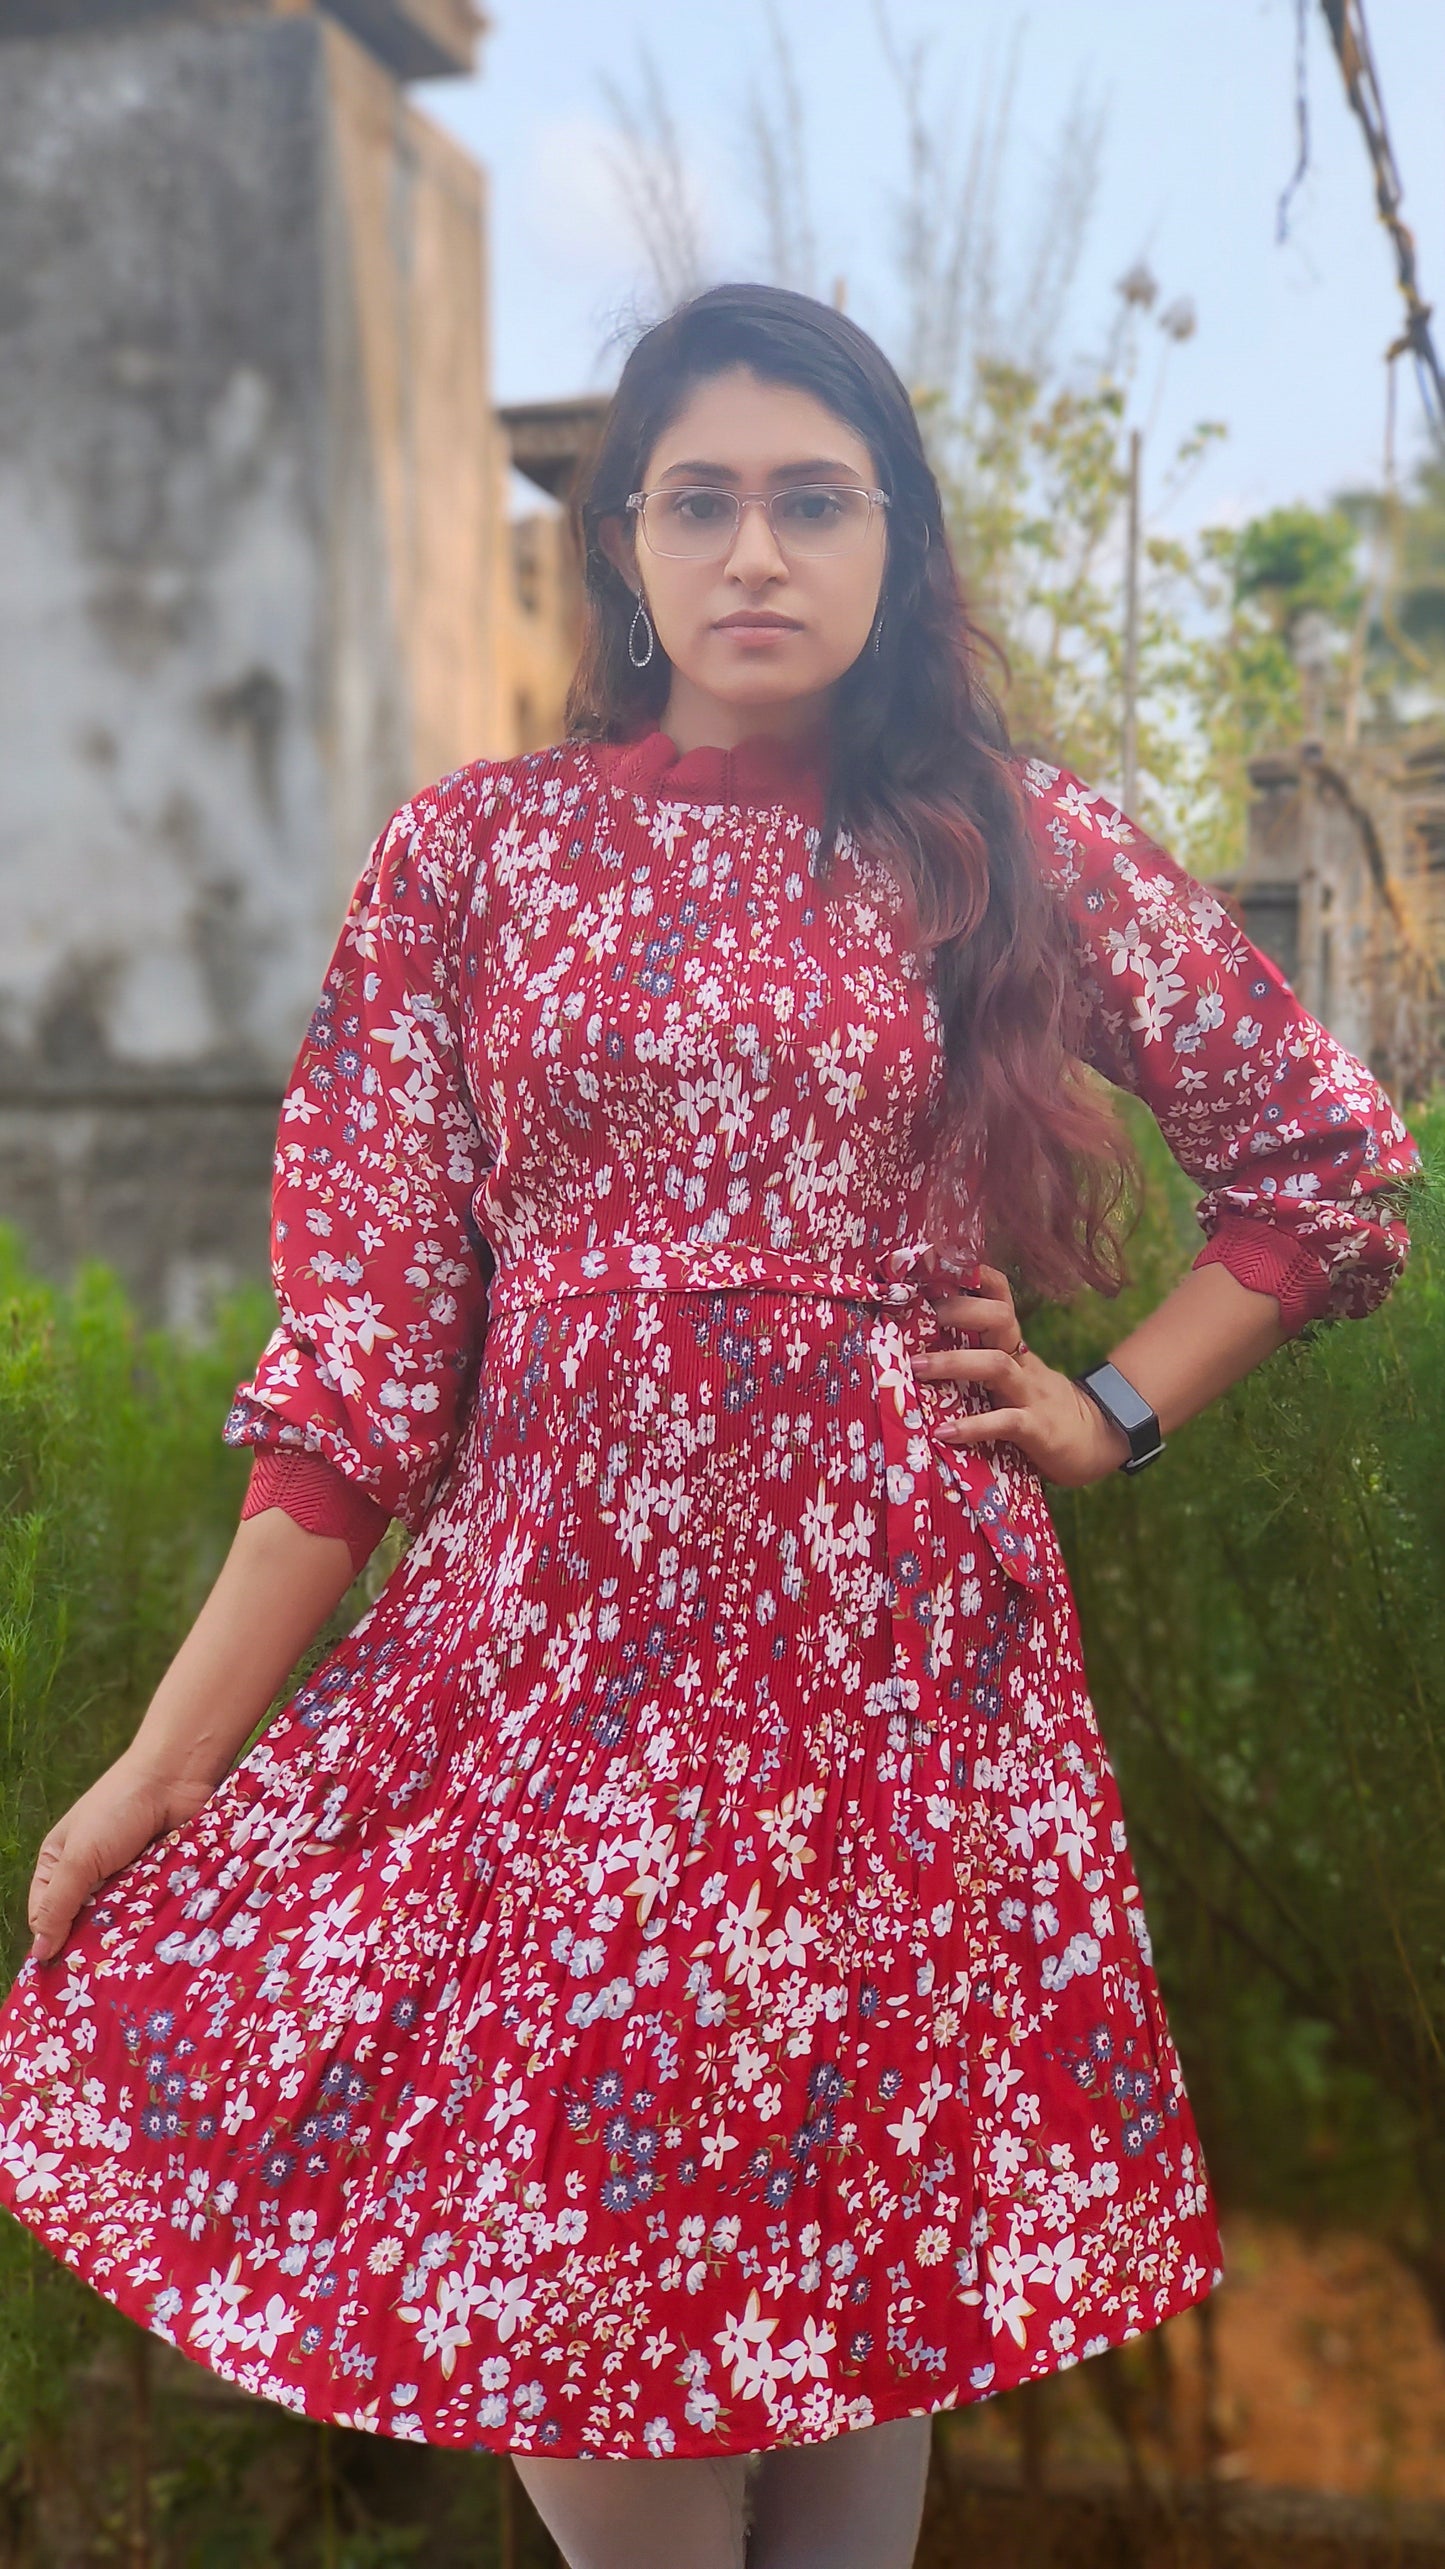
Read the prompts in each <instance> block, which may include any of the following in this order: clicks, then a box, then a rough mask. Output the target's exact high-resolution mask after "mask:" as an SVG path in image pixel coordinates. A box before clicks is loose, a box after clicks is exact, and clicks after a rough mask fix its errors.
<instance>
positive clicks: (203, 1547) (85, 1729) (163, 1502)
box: [0, 1233, 271, 2457]
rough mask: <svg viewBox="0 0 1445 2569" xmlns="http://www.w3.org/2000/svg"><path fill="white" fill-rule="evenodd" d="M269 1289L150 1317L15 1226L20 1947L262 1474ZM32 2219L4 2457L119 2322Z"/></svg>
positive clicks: (2, 1790)
mask: <svg viewBox="0 0 1445 2569" xmlns="http://www.w3.org/2000/svg"><path fill="white" fill-rule="evenodd" d="M270 1320H271V1311H270V1304H269V1301H268V1299H267V1297H266V1296H265V1295H263V1294H262V1293H260V1292H255V1293H252V1294H250V1295H248V1296H245V1297H243V1298H242V1299H240V1300H239V1301H237V1302H236V1303H235V1304H233V1305H232V1306H231V1307H230V1308H229V1309H228V1310H227V1311H225V1312H224V1313H223V1314H222V1315H221V1316H220V1320H219V1324H218V1328H217V1331H216V1334H215V1336H214V1337H213V1338H212V1339H211V1340H210V1341H209V1342H208V1343H207V1344H205V1345H203V1346H192V1345H187V1344H184V1343H181V1342H178V1341H177V1340H175V1339H173V1338H170V1337H165V1336H162V1335H161V1334H159V1333H151V1334H148V1333H146V1332H143V1331H142V1330H140V1329H139V1328H138V1327H137V1324H136V1322H135V1319H134V1317H133V1315H132V1313H131V1312H130V1310H129V1308H128V1306H127V1304H126V1302H125V1299H124V1297H123V1295H122V1294H121V1292H120V1290H119V1287H118V1286H117V1285H116V1283H115V1282H114V1280H113V1278H111V1277H110V1276H108V1275H107V1274H105V1273H104V1272H103V1271H102V1270H100V1269H98V1268H90V1269H87V1270H86V1271H85V1272H84V1273H83V1274H82V1275H81V1277H80V1278H79V1280H78V1282H77V1283H76V1285H75V1286H74V1288H73V1290H72V1291H70V1292H61V1291H59V1290H57V1289H56V1288H55V1287H53V1286H50V1285H47V1284H44V1283H42V1282H40V1281H39V1280H38V1279H37V1278H36V1277H34V1276H33V1275H31V1274H30V1273H28V1271H27V1270H26V1267H25V1265H24V1263H23V1260H22V1258H21V1256H20V1253H19V1250H18V1248H17V1245H16V1243H15V1241H14V1239H13V1238H12V1237H11V1236H10V1235H8V1234H4V1233H0V1948H3V1956H4V1959H5V1961H6V1963H7V1965H8V1971H7V1983H8V1978H9V1976H10V1974H13V1971H14V1970H15V1969H17V1968H18V1966H19V1963H20V1961H21V1959H22V1957H23V1954H24V1951H25V1948H26V1945H27V1944H28V1941H29V1938H28V1933H27V1930H26V1918H25V1908H26V1895H27V1892H28V1889H29V1883H30V1876H31V1873H32V1870H33V1868H34V1862H35V1852H36V1848H37V1846H38V1845H39V1842H40V1839H41V1837H42V1836H43V1835H44V1832H45V1830H46V1828H47V1827H48V1826H49V1825H50V1823H51V1822H52V1821H53V1820H55V1819H57V1818H58V1817H59V1816H60V1814H61V1812H62V1811H64V1810H65V1809H67V1808H68V1806H69V1804H70V1803H71V1802H72V1801H74V1800H75V1798H76V1796H77V1795H78V1794H79V1793H80V1792H82V1791H83V1790H84V1788H85V1786H86V1785H87V1784H89V1783H90V1782H91V1781H92V1779H93V1778H94V1777H95V1776H96V1775H97V1774H99V1773H100V1771H101V1769H102V1768H103V1767H104V1766H106V1765H107V1764H108V1763H109V1761H110V1760H111V1758H112V1757H114V1756H115V1755H116V1753H117V1752H118V1751H119V1749H120V1748H122V1747H123V1746H124V1744H125V1742H126V1741H127V1740H128V1739H129V1737H130V1735H131V1733H132V1732H133V1730H134V1728H135V1725H136V1722H137V1720H138V1719H139V1717H140V1714H141V1712H142V1711H143V1709H144V1707H145V1703H146V1700H147V1698H148V1696H149V1694H150V1691H151V1689H152V1688H153V1686H154V1685H155V1682H156V1680H157V1678H158V1677H159V1676H160V1674H161V1672H162V1670H163V1669H164V1667H165V1665H166V1663H167V1661H168V1660H169V1658H170V1657H171V1655H172V1653H173V1652H174V1650H175V1648H176V1645H177V1643H178V1642H179V1640H180V1638H181V1635H182V1633H183V1632H184V1631H185V1629H186V1626H187V1625H188V1623H189V1622H190V1620H191V1618H192V1616H193V1615H194V1613H195V1610H196V1608H197V1606H198V1605H199V1603H200V1600H201V1598H202V1596H203V1595H204V1593H205V1590H206V1588H207V1587H208V1585H209V1584H210V1581H211V1580H212V1578H213V1577H214V1575H215V1573H216V1570H217V1569H218V1568H219V1566H220V1562H221V1559H222V1556H223V1554H224V1552H225V1550H226V1546H227V1543H228V1540H229V1537H230V1533H231V1530H232V1529H233V1527H234V1524H235V1520H236V1514H237V1510H238V1508H239V1505H240V1494H241V1490H242V1488H243V1487H244V1482H245V1463H244V1459H243V1458H242V1457H241V1456H239V1455H237V1454H235V1453H232V1452H230V1451H228V1450H227V1449H226V1448H225V1447H224V1446H222V1445H221V1443H220V1426H221V1421H222V1419H223V1418H224V1416H225V1413H226V1408H227V1405H228V1402H229V1400H230V1396H231V1392H232V1389H233V1387H234V1385H235V1383H236V1381H237V1380H238V1378H239V1377H240V1376H241V1375H242V1374H243V1373H244V1372H245V1371H246V1370H247V1368H248V1366H249V1363H250V1360H251V1358H252V1357H253V1356H254V1353H255V1350H256V1347H257V1346H258V1344H259V1343H260V1342H261V1340H262V1339H263V1338H264V1336H265V1334H266V1331H267V1329H268V1328H269V1326H270ZM107 2313H108V2305H105V2304H102V2303H101V2302H99V2301H98V2300H97V2299H96V2298H95V2297H94V2296H93V2295H91V2294H89V2293H87V2292H86V2291H85V2290H84V2288H83V2287H82V2286H81V2285H79V2284H77V2283H76V2282H74V2280H73V2279H72V2278H71V2277H70V2275H69V2274H68V2273H67V2272H65V2270H63V2269H62V2268H61V2267H60V2266H58V2265H57V2264H56V2263H55V2261H54V2260H53V2259H52V2258H50V2257H49V2256H48V2255H47V2254H46V2252H45V2251H44V2250H43V2249H41V2248H39V2247H37V2246H36V2245H35V2244H34V2243H33V2241H32V2239H31V2236H30V2234H29V2232H28V2231H25V2230H23V2229H22V2228H21V2227H20V2225H19V2224H18V2223H15V2222H13V2221H11V2220H9V2219H8V2218H6V2219H4V2220H0V2457H3V2455H4V2453H5V2451H6V2449H7V2448H10V2449H12V2450H13V2447H14V2444H15V2441H16V2440H17V2439H18V2438H19V2437H20V2436H21V2435H22V2434H23V2432H24V2429H25V2426H26V2423H27V2421H28V2419H29V2418H30V2416H31V2414H32V2413H33V2412H34V2411H35V2410H36V2409H37V2408H39V2407H42V2406H44V2405H45V2404H46V2403H47V2402H49V2403H50V2405H52V2406H54V2404H55V2403H56V2402H57V2401H58V2400H59V2399H60V2398H61V2397H62V2395H63V2389H64V2381H65V2375H66V2370H67V2367H68V2366H69V2364H71V2363H72V2362H73V2361H74V2360H75V2358H76V2356H77V2355H78V2354H79V2352H80V2351H81V2349H82V2347H83V2346H85V2345H86V2344H88V2343H89V2342H91V2340H92V2339H93V2337H94V2335H95V2333H96V2331H97V2329H98V2328H100V2327H101V2326H103V2325H105V2324H108V2323H107Z"/></svg>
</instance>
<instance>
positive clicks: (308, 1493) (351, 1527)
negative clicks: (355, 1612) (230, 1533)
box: [241, 1446, 391, 1570]
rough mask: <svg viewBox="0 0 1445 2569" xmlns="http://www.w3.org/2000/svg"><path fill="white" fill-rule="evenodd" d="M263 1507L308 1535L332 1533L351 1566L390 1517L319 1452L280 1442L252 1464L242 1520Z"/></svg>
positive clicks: (360, 1564) (358, 1565)
mask: <svg viewBox="0 0 1445 2569" xmlns="http://www.w3.org/2000/svg"><path fill="white" fill-rule="evenodd" d="M265 1508H281V1509H283V1510H284V1511H285V1513H286V1515H287V1516H289V1517H291V1518H292V1519H293V1520H294V1522H295V1523H296V1524H297V1525H300V1526H304V1527H305V1530H306V1532H307V1533H308V1534H331V1535H336V1536H338V1537H339V1538H340V1540H341V1541H342V1542H343V1543H344V1544H345V1545H346V1547H347V1549H348V1551H349V1552H350V1554H351V1566H352V1568H353V1570H362V1569H364V1568H365V1566H366V1564H367V1562H368V1561H369V1560H370V1559H371V1556H372V1554H373V1552H374V1551H375V1550H376V1547H377V1545H378V1543H379V1542H380V1541H381V1538H382V1536H383V1535H384V1534H385V1532H386V1529H387V1527H388V1525H389V1524H390V1523H391V1519H390V1517H389V1516H388V1515H387V1512H386V1510H385V1508H384V1507H378V1505H377V1503H376V1501H375V1499H369V1498H368V1497H367V1495H366V1492H365V1491H364V1490H358V1489H355V1488H354V1487H353V1486H352V1484H351V1482H350V1481H348V1480H347V1479H346V1478H345V1476H344V1474H342V1473H340V1472H338V1471H337V1469H336V1467H335V1465H334V1464H333V1463H328V1462H327V1461H326V1460H325V1457H324V1456H323V1455H320V1454H301V1453H295V1452H291V1451H287V1450H285V1449H284V1448H282V1447H279V1446H262V1447H260V1448H259V1449H258V1451H257V1453H256V1457H255V1460H254V1461H253V1463H252V1465H251V1479H250V1483H249V1485H248V1487H247V1491H246V1497H245V1503H244V1505H243V1506H242V1509H241V1522H242V1524H243V1525H244V1524H245V1522H246V1519H247V1517H250V1516H260V1515H261V1513H262V1511H263V1509H265Z"/></svg>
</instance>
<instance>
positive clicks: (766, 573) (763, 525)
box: [727, 500, 788, 580]
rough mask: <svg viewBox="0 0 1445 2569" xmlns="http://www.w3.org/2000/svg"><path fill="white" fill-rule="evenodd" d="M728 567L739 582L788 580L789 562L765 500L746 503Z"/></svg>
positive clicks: (745, 501)
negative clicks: (779, 541) (773, 526)
mask: <svg viewBox="0 0 1445 2569" xmlns="http://www.w3.org/2000/svg"><path fill="white" fill-rule="evenodd" d="M727 567H728V569H729V570H730V571H731V572H732V573H733V575H734V577H735V578H737V579H739V580H766V579H786V578H787V574H788V565H787V559H786V556H785V555H784V553H783V551H782V548H781V547H780V545H779V543H778V539H777V537H776V536H775V535H774V533H773V529H772V523H771V520H770V519H769V516H768V512H767V508H766V506H765V505H764V503H763V501H761V500H744V501H743V503H742V516H741V517H740V519H739V520H738V531H737V533H736V535H735V536H734V537H733V548H732V551H731V553H730V554H729V555H728V558H727Z"/></svg>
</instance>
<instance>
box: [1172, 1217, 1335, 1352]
mask: <svg viewBox="0 0 1445 2569" xmlns="http://www.w3.org/2000/svg"><path fill="white" fill-rule="evenodd" d="M1194 1264H1195V1266H1196V1267H1228V1269H1229V1272H1230V1274H1231V1275H1232V1276H1233V1277H1234V1278H1235V1279H1236V1281H1237V1282H1238V1283H1240V1284H1242V1285H1245V1286H1247V1287H1248V1289H1249V1291H1250V1292H1251V1293H1272V1294H1273V1295H1274V1298H1275V1300H1276V1302H1277V1303H1278V1304H1279V1311H1280V1319H1281V1321H1282V1323H1283V1325H1284V1327H1285V1328H1286V1329H1287V1330H1288V1332H1289V1334H1290V1336H1291V1337H1292V1338H1293V1337H1295V1336H1296V1335H1297V1334H1298V1332H1299V1331H1300V1330H1301V1329H1303V1328H1305V1327H1306V1325H1307V1324H1308V1322H1310V1321H1311V1320H1318V1319H1320V1318H1321V1317H1322V1316H1323V1314H1324V1312H1325V1311H1326V1309H1327V1308H1328V1305H1329V1299H1330V1283H1331V1274H1330V1269H1329V1267H1328V1265H1327V1264H1326V1262H1325V1260H1324V1259H1323V1258H1322V1257H1321V1256H1320V1255H1319V1253H1318V1251H1317V1250H1314V1249H1308V1248H1306V1247H1305V1246H1304V1243H1303V1242H1302V1241H1299V1240H1292V1239H1291V1238H1290V1236H1289V1234H1288V1232H1287V1231H1276V1230H1274V1229H1273V1228H1272V1227H1271V1225H1270V1224H1269V1223H1267V1222H1255V1221H1252V1220H1250V1219H1249V1218H1248V1217H1247V1216H1245V1215H1244V1214H1234V1213H1226V1214H1222V1215H1221V1217H1220V1219H1219V1221H1218V1223H1217V1224H1216V1226H1215V1229H1214V1232H1213V1235H1212V1237H1211V1238H1210V1239H1208V1240H1206V1242H1205V1244H1204V1246H1203V1248H1202V1249H1201V1250H1200V1252H1199V1255H1198V1257H1197V1258H1196V1259H1195V1261H1194Z"/></svg>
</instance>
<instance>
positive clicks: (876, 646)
mask: <svg viewBox="0 0 1445 2569" xmlns="http://www.w3.org/2000/svg"><path fill="white" fill-rule="evenodd" d="M882 648H883V618H882V617H881V616H880V617H879V619H878V622H877V624H876V625H875V626H874V628H873V657H874V659H875V660H876V659H877V657H878V654H879V652H880V651H881V650H882Z"/></svg>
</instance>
